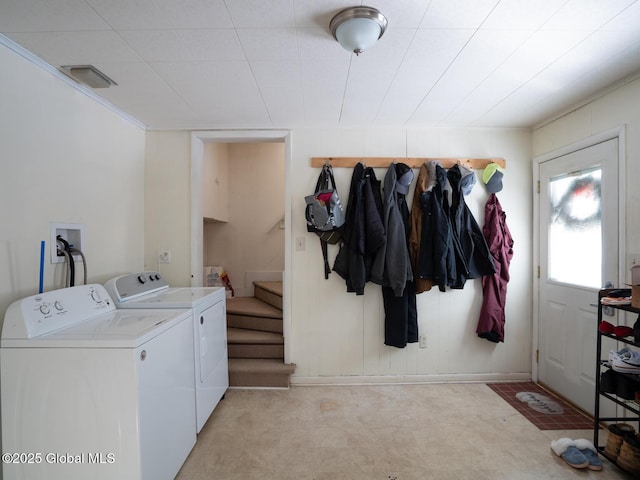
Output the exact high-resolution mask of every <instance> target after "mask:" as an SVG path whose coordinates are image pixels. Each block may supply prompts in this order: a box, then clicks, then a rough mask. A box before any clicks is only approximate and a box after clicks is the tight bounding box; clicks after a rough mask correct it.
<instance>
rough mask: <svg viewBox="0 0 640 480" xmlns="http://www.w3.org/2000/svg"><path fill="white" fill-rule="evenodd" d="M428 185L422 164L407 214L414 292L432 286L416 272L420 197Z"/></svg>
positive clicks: (420, 219) (420, 233) (419, 228)
mask: <svg viewBox="0 0 640 480" xmlns="http://www.w3.org/2000/svg"><path fill="white" fill-rule="evenodd" d="M428 185H429V173H428V172H427V166H426V165H425V164H422V165H421V166H420V172H419V173H418V180H417V181H416V189H415V192H414V193H413V203H412V206H411V213H410V214H409V224H410V225H411V234H410V236H409V257H410V258H411V266H412V267H413V278H414V279H415V282H416V293H422V292H428V291H429V290H431V287H432V286H433V282H432V281H431V280H428V279H425V278H419V277H418V275H417V273H418V255H419V254H420V239H421V237H422V207H421V206H420V198H421V197H422V194H423V193H424V192H425V191H426V190H427V186H428Z"/></svg>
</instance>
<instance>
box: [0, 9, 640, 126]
mask: <svg viewBox="0 0 640 480" xmlns="http://www.w3.org/2000/svg"><path fill="white" fill-rule="evenodd" d="M360 4H362V3H361V2H360V1H349V0H322V1H320V0H1V1H0V32H1V33H2V34H4V35H5V36H6V37H8V38H9V39H11V40H12V41H13V42H15V43H17V44H18V45H20V46H22V47H24V48H25V49H26V50H28V51H30V52H32V53H33V54H35V55H36V56H37V57H40V58H41V59H43V60H44V61H45V62H47V63H49V64H51V65H53V66H55V67H59V66H61V65H68V64H92V65H95V66H96V67H97V68H99V69H100V70H101V71H103V72H104V73H105V74H106V75H108V76H109V77H111V78H112V79H114V80H115V81H116V82H117V83H118V85H117V86H115V87H112V88H109V89H100V90H95V93H96V94H98V95H99V96H101V97H103V98H104V99H106V100H107V101H108V102H109V103H111V104H113V105H115V106H116V107H118V108H119V109H121V110H123V111H124V112H126V113H128V114H129V115H131V116H132V117H134V118H136V119H137V120H138V121H140V122H141V123H142V124H144V125H145V126H147V127H148V128H170V129H174V128H289V127H294V126H313V127H325V126H326V127H335V126H342V127H350V126H372V127H387V126H394V127H399V126H402V127H410V128H411V127H431V126H496V127H527V126H533V125H536V124H539V123H540V122H542V121H543V120H545V119H548V118H549V117H551V116H554V115H557V114H559V113H561V112H563V111H566V110H567V109H568V108H570V107H571V106H573V105H576V104H577V103H579V102H581V101H584V100H585V99H586V98H589V97H590V96H592V95H594V93H595V92H597V91H599V90H601V89H602V88H604V87H607V86H609V85H611V84H613V83H616V82H619V81H621V80H623V79H626V78H629V77H630V76H633V75H636V74H638V73H640V1H636V0H371V1H365V2H364V4H365V5H369V6H373V7H376V8H378V9H379V10H381V11H382V12H383V13H384V14H385V15H386V16H387V18H388V20H389V27H388V29H387V32H386V33H385V34H384V36H383V37H382V39H380V41H379V42H378V44H377V45H375V46H374V47H372V48H371V49H370V50H368V51H366V52H364V53H363V54H361V55H360V56H355V55H353V54H351V53H349V52H347V51H345V50H343V49H342V48H341V47H340V45H339V44H338V43H337V42H336V41H335V40H334V39H333V38H332V36H331V34H330V33H329V29H328V25H329V21H330V20H331V17H332V16H333V15H334V14H335V13H336V12H337V11H339V10H341V9H342V8H346V7H349V6H354V5H360Z"/></svg>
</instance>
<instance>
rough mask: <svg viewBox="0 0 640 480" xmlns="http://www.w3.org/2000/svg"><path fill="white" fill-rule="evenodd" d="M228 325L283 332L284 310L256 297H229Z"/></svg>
mask: <svg viewBox="0 0 640 480" xmlns="http://www.w3.org/2000/svg"><path fill="white" fill-rule="evenodd" d="M227 326H228V327H232V328H242V329H245V330H260V331H264V332H275V333H282V310H279V309H277V308H275V307H273V306H272V305H269V304H267V303H265V302H263V301H262V300H259V299H257V298H255V297H234V298H228V299H227Z"/></svg>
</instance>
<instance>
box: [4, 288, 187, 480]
mask: <svg viewBox="0 0 640 480" xmlns="http://www.w3.org/2000/svg"><path fill="white" fill-rule="evenodd" d="M192 339H193V323H192V321H191V315H190V312H189V310H187V309H173V310H168V309H167V310H148V309H147V310H136V311H133V310H116V308H115V305H114V303H113V301H112V300H111V298H110V297H109V295H108V293H107V292H106V290H105V289H104V287H103V286H102V285H82V286H77V287H71V288H65V289H62V290H54V291H50V292H46V293H42V294H39V295H34V296H31V297H27V298H24V299H22V300H18V301H16V302H14V303H12V304H11V305H10V306H9V308H8V309H7V311H6V313H5V318H4V325H3V328H2V337H1V341H0V362H1V369H0V382H1V385H0V388H1V396H2V449H3V457H2V459H3V474H4V478H5V479H7V480H40V479H42V480H44V479H47V480H86V479H88V478H91V479H96V480H97V479H99V480H115V479H133V480H138V479H141V480H158V479H164V480H171V479H173V478H175V476H176V475H177V473H178V471H179V470H180V468H181V466H182V464H183V463H184V461H185V459H186V458H187V456H188V455H189V452H190V451H191V449H192V448H193V446H194V445H195V442H196V425H195V385H194V382H193V375H194V373H193V371H194V366H193V340H192Z"/></svg>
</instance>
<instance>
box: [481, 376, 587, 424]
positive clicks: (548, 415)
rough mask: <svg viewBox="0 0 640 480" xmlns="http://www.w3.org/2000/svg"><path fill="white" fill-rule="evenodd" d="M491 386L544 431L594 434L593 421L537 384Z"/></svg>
mask: <svg viewBox="0 0 640 480" xmlns="http://www.w3.org/2000/svg"><path fill="white" fill-rule="evenodd" d="M487 386H488V387H489V388H490V389H491V390H493V391H494V392H495V393H497V394H498V395H499V396H500V397H502V399H504V400H505V401H506V402H507V403H508V404H509V405H511V406H512V407H513V408H515V409H516V410H517V411H518V412H519V413H520V414H521V415H522V416H523V417H525V418H526V419H527V420H529V421H530V422H531V423H533V424H534V425H535V426H536V427H538V429H540V430H592V429H593V420H592V419H591V418H590V417H588V416H587V415H585V414H584V413H582V412H580V411H578V410H576V409H575V408H574V407H572V406H571V405H570V404H568V403H567V402H564V401H563V400H561V399H560V398H558V397H556V396H555V395H553V394H552V393H550V392H548V391H546V390H544V389H543V388H542V387H540V386H538V385H537V384H535V383H533V382H523V383H488V384H487Z"/></svg>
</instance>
